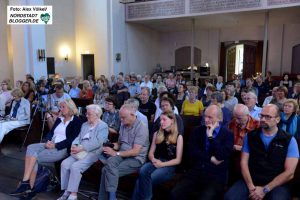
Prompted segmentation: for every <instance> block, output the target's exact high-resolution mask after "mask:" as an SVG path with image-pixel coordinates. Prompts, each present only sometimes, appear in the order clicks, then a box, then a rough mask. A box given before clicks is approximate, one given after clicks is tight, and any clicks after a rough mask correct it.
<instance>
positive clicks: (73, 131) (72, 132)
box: [46, 115, 82, 153]
mask: <svg viewBox="0 0 300 200" xmlns="http://www.w3.org/2000/svg"><path fill="white" fill-rule="evenodd" d="M60 123H61V119H60V118H57V119H56V121H55V122H54V125H53V127H52V129H51V130H50V132H49V133H48V134H47V136H46V140H51V139H52V137H53V135H54V130H55V128H56V127H57V126H58V125H59V124H60ZM81 124H82V122H81V120H80V119H79V117H77V116H76V115H74V118H73V120H72V121H71V122H70V123H69V124H68V126H67V128H66V139H65V140H63V141H61V142H59V143H55V148H56V149H57V150H62V149H64V148H67V150H68V153H70V148H71V145H72V142H73V140H74V139H75V138H76V137H77V136H78V134H79V133H80V129H81Z"/></svg>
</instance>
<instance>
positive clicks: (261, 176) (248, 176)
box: [225, 104, 299, 200]
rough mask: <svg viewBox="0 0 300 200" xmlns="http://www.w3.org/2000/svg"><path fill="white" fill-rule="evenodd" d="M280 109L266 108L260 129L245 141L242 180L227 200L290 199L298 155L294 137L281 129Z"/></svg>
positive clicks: (226, 196)
mask: <svg viewBox="0 0 300 200" xmlns="http://www.w3.org/2000/svg"><path fill="white" fill-rule="evenodd" d="M279 121H280V116H279V108H278V107H277V106H276V105H274V104H268V105H266V106H265V107H264V108H263V109H262V112H261V114H260V128H259V129H256V130H254V131H252V132H250V133H248V134H247V135H246V137H245V138H244V143H243V148H242V155H241V171H242V175H243V178H244V179H243V180H240V181H238V182H237V183H235V184H234V185H233V186H232V187H231V188H230V190H229V191H228V192H227V193H226V194H225V200H227V199H228V200H242V199H253V200H262V199H270V200H274V199H280V200H282V199H291V197H290V193H289V189H288V186H287V184H286V183H287V182H288V181H290V180H291V179H292V178H293V176H294V172H295V169H296V167H297V163H298V158H299V151H298V145H297V142H296V140H295V138H294V137H292V136H291V135H288V134H286V133H285V132H284V131H282V130H280V129H278V127H277V124H278V123H279Z"/></svg>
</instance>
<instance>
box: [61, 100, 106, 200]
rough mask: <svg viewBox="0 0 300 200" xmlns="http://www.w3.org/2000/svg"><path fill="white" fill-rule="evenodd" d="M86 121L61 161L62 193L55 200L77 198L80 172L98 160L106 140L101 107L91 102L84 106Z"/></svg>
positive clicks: (75, 199) (73, 199)
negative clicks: (67, 153)
mask: <svg viewBox="0 0 300 200" xmlns="http://www.w3.org/2000/svg"><path fill="white" fill-rule="evenodd" d="M86 109H87V112H86V116H87V120H88V121H87V122H85V123H84V124H82V127H81V131H80V133H79V135H78V136H77V138H76V139H75V140H74V141H73V142H72V146H71V156H69V157H68V158H67V159H65V160H64V161H63V162H62V163H61V190H64V194H63V195H62V196H61V197H60V198H58V199H57V200H67V199H68V200H77V192H78V187H79V183H80V180H81V176H82V173H83V172H85V171H86V170H87V169H88V168H89V167H90V166H91V165H92V164H93V163H94V162H96V161H97V160H98V157H99V155H100V153H101V152H102V144H103V143H104V142H105V141H106V140H107V136H108V127H107V124H106V123H105V122H103V121H102V120H101V119H100V117H101V115H102V109H101V108H100V106H99V105H96V104H92V105H88V106H87V107H86Z"/></svg>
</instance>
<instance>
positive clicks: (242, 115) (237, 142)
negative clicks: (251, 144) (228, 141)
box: [228, 104, 259, 151]
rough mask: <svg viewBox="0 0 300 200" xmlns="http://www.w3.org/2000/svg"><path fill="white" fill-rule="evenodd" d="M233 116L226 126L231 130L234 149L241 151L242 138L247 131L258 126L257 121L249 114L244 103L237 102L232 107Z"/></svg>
mask: <svg viewBox="0 0 300 200" xmlns="http://www.w3.org/2000/svg"><path fill="white" fill-rule="evenodd" d="M233 116H234V118H233V119H232V120H231V122H230V123H229V125H228V127H229V129H230V130H232V131H233V135H234V149H235V150H236V151H241V149H242V146H243V140H244V137H245V135H246V134H247V133H249V132H250V131H252V130H254V129H257V128H258V127H259V121H258V120H255V119H254V118H253V117H251V116H250V114H249V110H248V107H247V106H245V105H244V104H237V105H235V106H234V109H233Z"/></svg>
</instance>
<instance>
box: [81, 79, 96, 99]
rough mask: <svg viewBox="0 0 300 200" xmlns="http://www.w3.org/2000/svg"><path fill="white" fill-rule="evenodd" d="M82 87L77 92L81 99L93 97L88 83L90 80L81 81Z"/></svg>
mask: <svg viewBox="0 0 300 200" xmlns="http://www.w3.org/2000/svg"><path fill="white" fill-rule="evenodd" d="M82 84H83V88H82V90H81V91H80V93H79V98H81V99H93V98H94V94H93V91H92V88H91V85H90V82H89V81H88V80H84V81H83V82H82Z"/></svg>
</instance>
